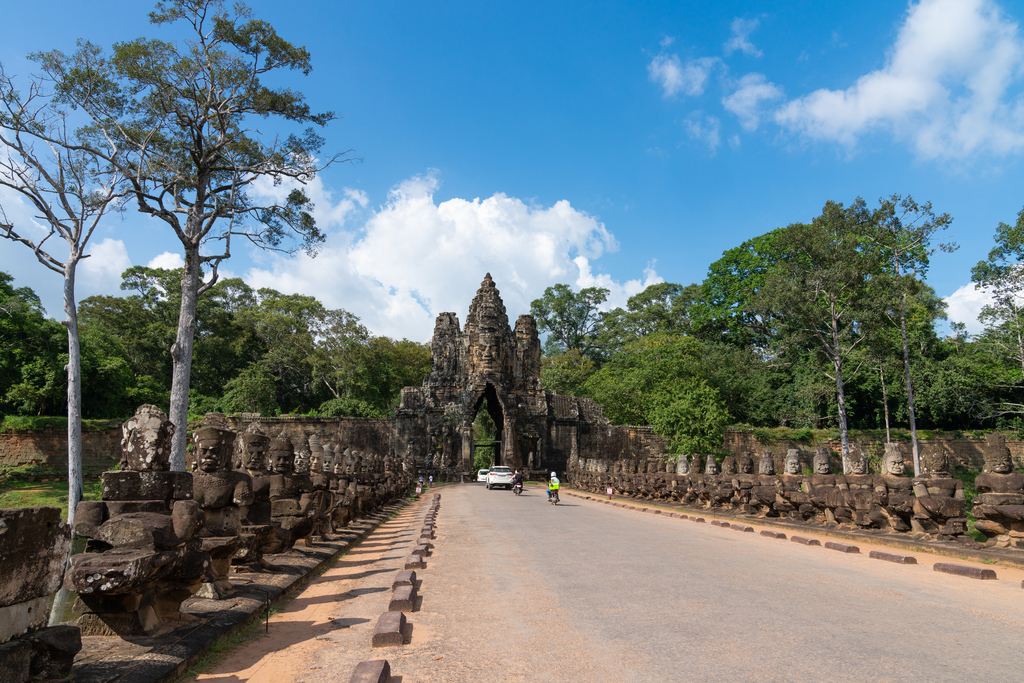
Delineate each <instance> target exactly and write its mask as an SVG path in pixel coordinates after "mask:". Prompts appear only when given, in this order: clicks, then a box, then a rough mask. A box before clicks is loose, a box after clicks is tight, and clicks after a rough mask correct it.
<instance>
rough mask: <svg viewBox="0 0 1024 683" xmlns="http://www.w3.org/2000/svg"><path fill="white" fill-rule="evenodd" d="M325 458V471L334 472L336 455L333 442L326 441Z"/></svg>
mask: <svg viewBox="0 0 1024 683" xmlns="http://www.w3.org/2000/svg"><path fill="white" fill-rule="evenodd" d="M323 459H324V460H323V469H324V472H333V471H334V461H335V455H334V446H333V445H332V444H329V443H325V444H324V453H323Z"/></svg>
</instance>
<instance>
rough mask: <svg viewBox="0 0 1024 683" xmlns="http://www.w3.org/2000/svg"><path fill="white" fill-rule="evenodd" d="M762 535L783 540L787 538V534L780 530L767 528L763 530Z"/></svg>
mask: <svg viewBox="0 0 1024 683" xmlns="http://www.w3.org/2000/svg"><path fill="white" fill-rule="evenodd" d="M761 535H762V536H764V537H765V538H778V539H781V540H783V541H785V540H786V534H783V533H780V532H778V531H768V530H767V529H766V530H764V531H762V532H761Z"/></svg>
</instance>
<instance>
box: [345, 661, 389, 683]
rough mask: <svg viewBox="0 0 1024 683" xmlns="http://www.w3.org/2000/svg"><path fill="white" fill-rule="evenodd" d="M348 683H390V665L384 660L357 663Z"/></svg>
mask: <svg viewBox="0 0 1024 683" xmlns="http://www.w3.org/2000/svg"><path fill="white" fill-rule="evenodd" d="M348 683H391V665H390V664H388V660H386V659H371V660H369V661H367V662H359V663H358V664H356V669H355V671H353V672H352V678H350V679H348Z"/></svg>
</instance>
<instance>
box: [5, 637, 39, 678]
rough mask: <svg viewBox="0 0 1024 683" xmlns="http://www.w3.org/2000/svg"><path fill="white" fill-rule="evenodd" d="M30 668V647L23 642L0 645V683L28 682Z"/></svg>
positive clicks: (16, 641) (15, 641)
mask: <svg viewBox="0 0 1024 683" xmlns="http://www.w3.org/2000/svg"><path fill="white" fill-rule="evenodd" d="M31 666H32V645H31V644H30V643H27V642H26V641H24V640H14V641H11V642H9V643H4V644H3V645H0V681H3V682H4V683H25V682H26V681H28V680H29V677H30V676H31V675H32V673H31Z"/></svg>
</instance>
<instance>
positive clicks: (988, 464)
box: [984, 432, 1013, 474]
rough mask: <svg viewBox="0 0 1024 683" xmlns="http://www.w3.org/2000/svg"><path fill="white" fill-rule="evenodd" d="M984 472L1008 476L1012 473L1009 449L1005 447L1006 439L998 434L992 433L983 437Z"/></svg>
mask: <svg viewBox="0 0 1024 683" xmlns="http://www.w3.org/2000/svg"><path fill="white" fill-rule="evenodd" d="M984 454H985V468H984V469H985V471H986V472H994V473H995V474H1010V473H1012V472H1013V460H1012V459H1011V458H1010V449H1009V448H1007V447H1006V437H1005V436H1003V435H1002V434H1000V433H999V432H993V433H991V434H989V435H988V436H986V437H985V451H984Z"/></svg>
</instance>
